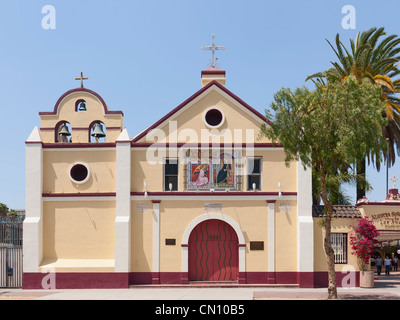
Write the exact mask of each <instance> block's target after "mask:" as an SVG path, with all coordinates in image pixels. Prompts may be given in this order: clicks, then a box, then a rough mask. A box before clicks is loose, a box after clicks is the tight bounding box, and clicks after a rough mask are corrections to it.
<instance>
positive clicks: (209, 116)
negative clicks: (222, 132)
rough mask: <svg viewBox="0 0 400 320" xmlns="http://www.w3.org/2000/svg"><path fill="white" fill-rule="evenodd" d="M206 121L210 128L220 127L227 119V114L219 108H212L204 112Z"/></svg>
mask: <svg viewBox="0 0 400 320" xmlns="http://www.w3.org/2000/svg"><path fill="white" fill-rule="evenodd" d="M203 120H204V123H205V124H206V126H207V127H209V128H219V127H220V126H222V125H223V123H224V121H225V115H224V114H223V112H222V111H221V110H219V109H217V108H210V109H208V110H206V112H204V115H203Z"/></svg>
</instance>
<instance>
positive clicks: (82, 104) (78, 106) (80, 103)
mask: <svg viewBox="0 0 400 320" xmlns="http://www.w3.org/2000/svg"><path fill="white" fill-rule="evenodd" d="M75 111H76V112H85V111H87V104H86V101H85V100H83V99H79V100H76V102H75Z"/></svg>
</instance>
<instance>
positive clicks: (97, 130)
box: [89, 120, 107, 142]
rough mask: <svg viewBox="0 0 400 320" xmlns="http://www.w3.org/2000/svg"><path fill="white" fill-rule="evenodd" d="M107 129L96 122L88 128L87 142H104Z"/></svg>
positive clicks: (100, 122) (99, 122) (102, 124)
mask: <svg viewBox="0 0 400 320" xmlns="http://www.w3.org/2000/svg"><path fill="white" fill-rule="evenodd" d="M106 137H107V129H106V126H105V124H104V123H103V122H102V121H100V120H96V121H93V122H92V123H91V124H90V126H89V142H106Z"/></svg>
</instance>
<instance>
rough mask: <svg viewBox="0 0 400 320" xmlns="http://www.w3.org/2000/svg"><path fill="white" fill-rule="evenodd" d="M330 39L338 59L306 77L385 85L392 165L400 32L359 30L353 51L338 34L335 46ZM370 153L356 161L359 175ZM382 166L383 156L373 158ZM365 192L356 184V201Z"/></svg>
mask: <svg viewBox="0 0 400 320" xmlns="http://www.w3.org/2000/svg"><path fill="white" fill-rule="evenodd" d="M327 42H328V43H329V45H330V46H331V48H332V49H333V51H334V52H335V54H336V56H337V58H338V60H339V61H338V62H331V63H332V65H333V67H332V68H330V69H328V70H326V71H324V72H318V73H315V74H313V75H311V76H309V77H308V78H307V79H306V80H310V79H311V80H313V81H314V82H318V83H320V84H323V85H325V84H326V83H329V82H342V81H344V80H345V79H347V78H348V77H349V76H353V77H355V78H356V79H357V81H358V82H365V81H367V82H371V83H376V84H378V85H380V86H381V87H382V97H381V99H382V101H383V102H384V103H385V106H386V108H385V110H384V112H383V115H384V116H385V117H387V119H388V121H387V123H386V125H385V127H384V128H382V130H383V132H384V135H385V138H386V139H387V141H388V144H389V150H388V152H387V154H385V155H384V157H386V156H388V159H387V162H388V165H389V166H392V165H393V164H394V162H395V159H396V153H395V150H397V153H400V99H399V98H398V97H397V96H396V93H398V92H400V79H395V78H396V76H398V75H399V74H400V71H399V69H398V68H397V63H398V61H399V58H400V46H399V45H400V38H398V36H397V35H390V36H387V35H386V32H385V30H384V28H379V29H377V28H371V29H369V30H366V31H364V32H362V33H360V32H358V34H357V37H356V39H355V40H353V39H350V47H351V50H348V49H347V48H346V47H345V45H344V44H343V43H342V42H341V41H340V37H339V34H337V35H336V41H335V46H334V45H332V44H331V43H330V42H329V41H328V40H327ZM369 156H371V155H367V156H366V157H365V158H363V159H359V160H357V166H358V168H357V171H358V174H359V175H363V176H365V168H366V158H367V157H368V161H370V157H369ZM372 160H373V161H375V166H376V168H377V169H378V170H379V169H380V161H381V160H380V159H379V158H375V159H372ZM364 195H365V188H363V185H362V184H358V185H357V200H358V199H359V198H362V197H363V196H364Z"/></svg>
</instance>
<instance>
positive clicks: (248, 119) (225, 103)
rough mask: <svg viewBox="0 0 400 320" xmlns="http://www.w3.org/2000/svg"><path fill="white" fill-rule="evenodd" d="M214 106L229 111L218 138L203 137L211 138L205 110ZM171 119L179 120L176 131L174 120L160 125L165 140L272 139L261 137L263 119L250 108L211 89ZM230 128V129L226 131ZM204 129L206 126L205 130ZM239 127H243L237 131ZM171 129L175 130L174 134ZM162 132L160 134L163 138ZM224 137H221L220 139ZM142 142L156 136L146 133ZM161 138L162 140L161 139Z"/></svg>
mask: <svg viewBox="0 0 400 320" xmlns="http://www.w3.org/2000/svg"><path fill="white" fill-rule="evenodd" d="M211 107H217V108H219V109H220V110H221V111H222V112H223V113H224V114H225V122H224V124H223V125H222V126H221V127H219V128H218V129H215V130H218V131H219V132H218V131H216V132H217V134H214V135H213V137H214V138H215V139H214V140H212V139H211V138H210V139H206V140H204V139H201V137H202V134H203V137H207V138H209V136H208V135H205V133H206V132H208V131H209V128H208V127H207V126H206V125H205V124H204V121H203V114H204V112H205V111H206V110H207V109H208V108H211ZM168 121H175V122H176V130H177V132H175V131H172V130H171V129H170V128H171V127H170V125H171V124H170V123H168V122H167V123H166V124H164V125H162V126H160V127H159V129H160V130H161V131H163V132H164V133H165V140H164V141H166V142H176V141H177V142H183V143H186V142H195V143H197V142H214V143H218V142H221V143H223V142H225V143H229V142H230V143H232V141H235V142H246V139H248V142H251V141H254V142H258V143H259V142H269V141H268V140H267V139H266V138H262V139H258V136H259V133H260V125H261V123H262V120H261V119H260V118H258V117H254V116H253V115H251V114H249V111H245V110H243V108H242V107H239V106H237V104H236V103H234V102H233V101H232V100H231V98H228V97H227V96H226V95H225V94H222V93H220V92H217V91H210V92H207V94H206V95H205V96H203V97H202V98H200V99H199V100H197V101H195V102H193V103H192V104H191V105H190V106H188V107H185V108H184V109H183V111H182V110H181V111H180V112H178V113H176V114H175V115H173V116H171V118H169V119H168ZM226 129H229V131H225V132H224V130H226ZM202 130H205V131H203V132H202ZM235 130H242V132H241V133H240V131H236V136H234V134H235ZM246 130H250V131H248V132H250V133H251V134H247V133H246ZM170 131H172V132H171V133H172V134H170ZM192 133H195V136H194V137H196V138H197V140H195V141H193V139H192V138H193V136H192ZM224 133H225V134H226V137H230V138H231V140H229V139H224V138H223V137H222V136H223V134H224ZM160 137H161V136H159V137H158V138H160ZM219 138H220V139H219ZM140 141H141V142H146V141H147V142H153V141H155V139H151V136H150V135H149V136H147V137H146V136H145V137H143V138H142V139H141V140H140ZM158 142H161V141H160V140H159V141H158Z"/></svg>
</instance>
